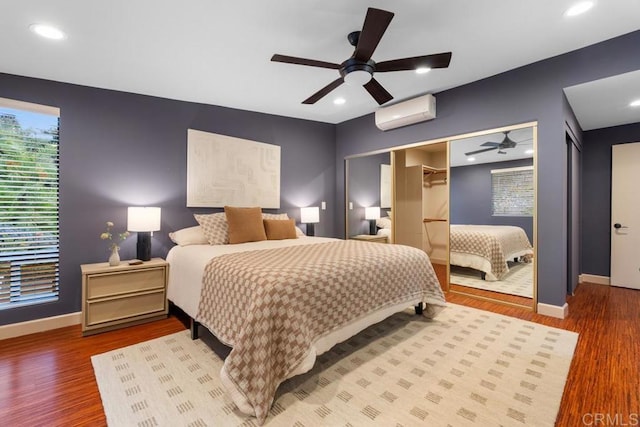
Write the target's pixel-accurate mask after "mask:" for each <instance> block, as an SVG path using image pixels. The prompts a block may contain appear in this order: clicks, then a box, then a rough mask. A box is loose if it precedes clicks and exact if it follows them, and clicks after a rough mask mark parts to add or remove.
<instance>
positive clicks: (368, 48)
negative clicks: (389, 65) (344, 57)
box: [353, 7, 394, 62]
mask: <svg viewBox="0 0 640 427" xmlns="http://www.w3.org/2000/svg"><path fill="white" fill-rule="evenodd" d="M393 15H394V14H393V13H392V12H387V11H386V10H381V9H374V8H372V7H370V8H369V9H367V16H366V17H365V18H364V24H363V25H362V31H361V32H360V37H359V38H358V45H357V46H356V51H355V52H354V54H353V57H354V58H355V59H357V60H358V61H363V62H367V61H368V60H370V59H371V55H373V52H374V51H375V50H376V47H378V43H380V39H382V36H383V35H384V32H385V31H387V27H388V26H389V24H390V23H391V20H392V19H393Z"/></svg>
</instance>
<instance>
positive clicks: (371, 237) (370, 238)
mask: <svg viewBox="0 0 640 427" xmlns="http://www.w3.org/2000/svg"><path fill="white" fill-rule="evenodd" d="M349 238H350V239H353V240H363V241H365V242H376V243H387V236H378V235H377V234H358V235H357V236H351V237H349Z"/></svg>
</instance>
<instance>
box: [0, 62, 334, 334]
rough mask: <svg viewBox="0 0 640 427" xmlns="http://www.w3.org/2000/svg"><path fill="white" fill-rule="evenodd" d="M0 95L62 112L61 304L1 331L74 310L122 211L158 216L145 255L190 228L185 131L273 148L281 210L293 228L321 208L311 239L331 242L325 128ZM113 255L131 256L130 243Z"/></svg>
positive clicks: (109, 94) (17, 311) (59, 93)
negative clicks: (84, 277)
mask: <svg viewBox="0 0 640 427" xmlns="http://www.w3.org/2000/svg"><path fill="white" fill-rule="evenodd" d="M0 97H4V98H10V99H17V100H21V101H27V102H33V103H39V104H45V105H52V106H57V107H60V109H61V116H60V299H59V301H58V302H56V303H50V304H44V305H38V306H32V307H19V308H12V309H8V310H2V311H0V324H7V323H14V322H19V321H25V320H31V319H36V318H42V317H47V316H54V315H60V314H64V313H70V312H76V311H79V310H80V309H81V306H80V300H81V276H80V264H83V263H92V262H103V261H106V260H107V257H108V255H109V253H108V251H107V245H106V244H105V242H104V241H101V240H100V239H99V237H98V236H99V235H100V233H101V232H102V231H103V228H104V223H105V222H106V221H113V222H114V223H115V225H116V227H115V229H116V230H118V231H119V230H124V229H125V228H126V210H127V209H126V208H127V206H131V205H154V206H160V207H161V208H162V230H161V231H159V232H156V233H154V237H153V240H152V248H153V253H152V255H153V256H163V257H164V256H165V255H166V254H167V251H168V249H169V248H170V247H171V246H172V243H171V242H170V241H169V239H168V236H167V233H168V232H170V231H173V230H176V229H179V228H181V227H185V226H190V225H195V224H196V222H195V220H194V218H193V215H192V214H193V212H194V210H192V209H187V208H186V132H187V128H193V129H199V130H204V131H209V132H215V133H220V134H224V135H231V136H235V137H239V138H246V139H251V140H255V141H260V142H265V143H269V144H276V145H279V146H281V147H282V149H281V155H282V158H281V161H282V174H281V183H282V185H281V195H282V201H281V211H283V212H287V213H288V214H289V216H291V217H294V218H296V219H298V220H299V217H300V211H299V209H298V207H299V206H307V205H320V202H321V201H323V200H324V201H326V202H327V206H328V209H327V210H326V211H321V214H320V224H317V226H316V234H317V235H326V236H333V235H335V234H336V232H335V229H334V224H335V218H334V213H335V212H336V211H335V209H334V208H335V204H336V200H335V188H336V172H335V156H336V154H335V144H334V140H335V126H333V125H330V124H326V123H319V122H312V121H305V120H298V119H291V118H286V117H280V116H273V115H267V114H261V113H253V112H247V111H240V110H234V109H229V108H222V107H216V106H209V105H202V104H195V103H188V102H180V101H172V100H167V99H161V98H154V97H149V96H142V95H134V94H129V93H123V92H115V91H108V90H101V89H95V88H89V87H83V86H75V85H69V84H64V83H56V82H51V81H45V80H38V79H31V78H26V77H18V76H12V75H6V74H0ZM199 211H206V210H203V209H200V210H199ZM121 247H122V250H121V256H122V257H123V258H124V259H128V258H135V236H132V237H130V238H129V239H128V240H126V241H125V242H124V243H123V244H122V245H121Z"/></svg>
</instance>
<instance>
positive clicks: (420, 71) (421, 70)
mask: <svg viewBox="0 0 640 427" xmlns="http://www.w3.org/2000/svg"><path fill="white" fill-rule="evenodd" d="M429 71H431V68H429V67H420V68H416V74H426V73H428V72H429Z"/></svg>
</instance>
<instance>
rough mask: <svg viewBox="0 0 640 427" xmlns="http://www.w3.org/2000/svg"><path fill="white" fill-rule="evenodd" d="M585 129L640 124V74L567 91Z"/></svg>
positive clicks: (609, 78) (604, 80)
mask: <svg viewBox="0 0 640 427" xmlns="http://www.w3.org/2000/svg"><path fill="white" fill-rule="evenodd" d="M564 92H565V94H566V95H567V100H568V101H569V104H571V108H572V109H573V112H574V114H575V115H576V118H577V119H578V123H580V127H581V128H582V130H591V129H600V128H604V127H610V126H619V125H626V124H629V123H638V122H640V107H630V106H629V104H630V103H631V102H632V101H635V100H640V71H633V72H631V73H625V74H620V75H617V76H614V77H608V78H606V79H600V80H595V81H592V82H588V83H583V84H579V85H575V86H570V87H567V88H565V89H564Z"/></svg>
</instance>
